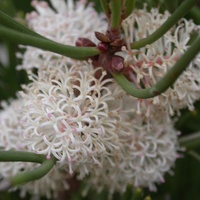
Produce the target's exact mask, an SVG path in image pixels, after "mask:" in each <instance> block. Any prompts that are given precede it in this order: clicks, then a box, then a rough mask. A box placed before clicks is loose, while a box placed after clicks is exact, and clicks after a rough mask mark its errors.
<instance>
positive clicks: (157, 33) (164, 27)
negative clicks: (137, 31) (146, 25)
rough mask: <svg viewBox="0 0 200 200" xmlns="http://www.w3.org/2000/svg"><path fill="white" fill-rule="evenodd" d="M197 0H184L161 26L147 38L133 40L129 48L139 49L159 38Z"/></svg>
mask: <svg viewBox="0 0 200 200" xmlns="http://www.w3.org/2000/svg"><path fill="white" fill-rule="evenodd" d="M197 1H198V0H185V1H184V2H183V3H182V4H181V5H180V6H179V7H178V8H177V9H176V11H175V12H174V13H173V14H172V15H171V16H170V17H169V18H168V20H167V21H166V22H165V23H164V24H163V25H162V26H160V28H158V29H157V30H156V31H155V32H154V33H153V34H151V35H149V36H148V37H147V38H144V39H141V40H139V41H136V42H133V43H132V44H131V48H132V49H139V48H141V47H144V46H146V45H147V44H151V43H153V42H155V41H156V40H158V39H159V38H161V37H162V36H163V35H164V34H165V33H166V32H167V31H168V30H169V29H170V28H171V27H172V26H174V25H175V24H176V23H177V22H178V20H179V19H181V18H182V17H183V16H184V15H186V14H187V12H188V11H189V10H190V9H191V8H192V7H193V6H194V5H195V3H196V2H197Z"/></svg>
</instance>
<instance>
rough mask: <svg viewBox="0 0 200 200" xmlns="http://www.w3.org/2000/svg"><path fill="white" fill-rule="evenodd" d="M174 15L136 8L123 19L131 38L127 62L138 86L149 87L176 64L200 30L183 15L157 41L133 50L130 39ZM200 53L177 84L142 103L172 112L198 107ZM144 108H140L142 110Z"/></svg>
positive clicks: (128, 39) (156, 27)
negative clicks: (196, 104)
mask: <svg viewBox="0 0 200 200" xmlns="http://www.w3.org/2000/svg"><path fill="white" fill-rule="evenodd" d="M169 16H170V14H169V12H167V11H166V12H165V13H164V14H160V13H159V11H158V9H156V8H154V9H152V10H151V11H150V12H147V10H146V9H143V10H135V11H134V13H133V14H132V15H130V17H128V18H127V19H126V20H124V21H123V29H124V32H125V35H126V38H127V42H128V49H126V48H123V51H125V52H126V53H125V55H124V57H125V63H126V65H127V66H129V67H130V68H131V69H132V71H130V74H129V77H130V79H131V80H132V81H133V82H134V84H135V85H136V87H137V88H141V87H142V86H144V87H145V88H149V87H151V86H153V85H155V84H156V83H157V82H158V80H159V79H161V78H162V77H164V75H165V74H166V73H167V72H168V71H169V70H170V69H171V68H172V67H173V65H174V64H175V63H176V61H177V60H178V59H179V58H180V57H181V56H182V55H183V53H184V52H185V51H186V50H187V49H188V47H189V40H190V38H191V35H192V34H193V33H194V32H197V33H200V26H197V25H195V24H194V23H193V22H192V21H188V20H186V19H181V20H180V21H179V22H178V24H177V26H176V27H173V28H171V29H170V30H169V31H168V32H167V33H166V34H165V35H164V36H163V37H161V38H160V39H159V40H157V41H156V42H154V43H152V44H149V45H146V46H145V47H143V48H141V49H139V50H131V49H130V43H132V42H134V41H138V40H140V39H143V38H145V37H147V36H148V35H150V34H152V33H153V32H155V31H156V30H157V29H158V28H159V27H160V26H161V25H162V24H163V23H164V22H165V21H166V20H167V19H168V17H169ZM199 93H200V54H198V55H197V57H196V58H195V59H194V60H193V61H192V62H191V63H190V65H189V66H188V68H187V70H185V71H184V72H183V74H182V75H181V76H180V77H179V78H178V80H177V81H176V82H175V84H174V85H173V87H170V88H169V89H168V90H167V91H166V92H164V93H163V94H161V95H159V96H157V97H154V98H151V99H148V100H143V101H139V102H138V103H139V104H140V106H141V107H145V104H155V105H158V106H162V107H166V108H167V112H169V114H170V115H174V114H175V113H176V112H177V111H178V110H179V109H181V108H184V107H188V108H189V109H190V110H192V109H194V107H193V103H194V102H195V101H196V100H198V99H199V98H200V95H199ZM138 112H140V110H138Z"/></svg>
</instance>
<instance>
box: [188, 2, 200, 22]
mask: <svg viewBox="0 0 200 200" xmlns="http://www.w3.org/2000/svg"><path fill="white" fill-rule="evenodd" d="M188 16H189V17H190V18H192V19H193V20H194V22H195V23H196V24H200V8H199V7H197V6H196V7H193V8H192V9H191V10H190V11H189V12H188Z"/></svg>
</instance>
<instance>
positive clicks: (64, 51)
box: [0, 26, 100, 59]
mask: <svg viewBox="0 0 200 200" xmlns="http://www.w3.org/2000/svg"><path fill="white" fill-rule="evenodd" d="M0 37H1V38H3V39H6V40H9V41H12V42H14V43H17V44H23V45H28V46H33V47H37V48H41V49H43V50H48V51H52V52H54V53H58V54H61V55H64V56H68V57H70V58H75V59H84V58H87V57H90V56H94V55H98V54H99V53H100V51H99V50H98V49H97V48H96V47H73V46H68V45H63V44H59V43H57V42H54V41H52V40H46V39H43V38H39V37H35V36H31V35H27V34H24V33H20V32H18V31H15V30H12V29H10V28H6V27H3V26H0Z"/></svg>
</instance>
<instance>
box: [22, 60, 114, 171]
mask: <svg viewBox="0 0 200 200" xmlns="http://www.w3.org/2000/svg"><path fill="white" fill-rule="evenodd" d="M96 74H98V76H99V79H96V78H95V75H96ZM105 77H106V72H105V71H102V69H99V68H98V69H96V70H94V69H93V66H92V65H91V63H88V62H80V63H79V62H77V63H76V64H74V65H73V66H71V67H70V68H69V66H67V64H65V63H63V62H62V60H61V61H59V60H58V62H57V65H56V66H51V65H50V66H49V67H48V68H47V70H46V71H42V70H40V71H39V74H38V76H35V77H33V76H32V79H33V82H32V83H30V84H29V85H27V86H24V90H25V92H22V93H21V95H22V97H23V99H24V102H25V103H24V106H25V108H24V109H25V110H26V113H25V114H24V117H23V119H22V120H23V124H24V128H25V131H24V137H25V139H26V144H27V146H28V147H30V150H31V151H34V152H36V153H39V154H45V155H46V156H47V158H49V157H50V155H51V154H52V155H53V156H55V157H56V158H57V159H58V161H60V163H62V164H65V165H66V166H68V167H69V173H73V170H74V169H75V168H76V165H78V166H79V165H81V166H82V170H84V167H83V164H86V168H85V172H86V173H87V165H93V166H94V167H95V164H96V165H98V166H101V160H103V158H105V157H107V156H109V155H110V154H111V153H112V152H113V151H116V150H117V149H118V137H117V134H116V133H117V124H118V114H116V115H114V114H113V111H114V110H115V109H116V108H115V107H113V110H112V109H111V108H109V107H108V102H109V103H110V102H112V101H113V104H114V103H115V99H114V97H113V96H112V92H111V91H110V90H109V89H108V88H107V86H106V85H107V84H109V83H112V79H105V80H104V78H105ZM97 158H98V159H97Z"/></svg>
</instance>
